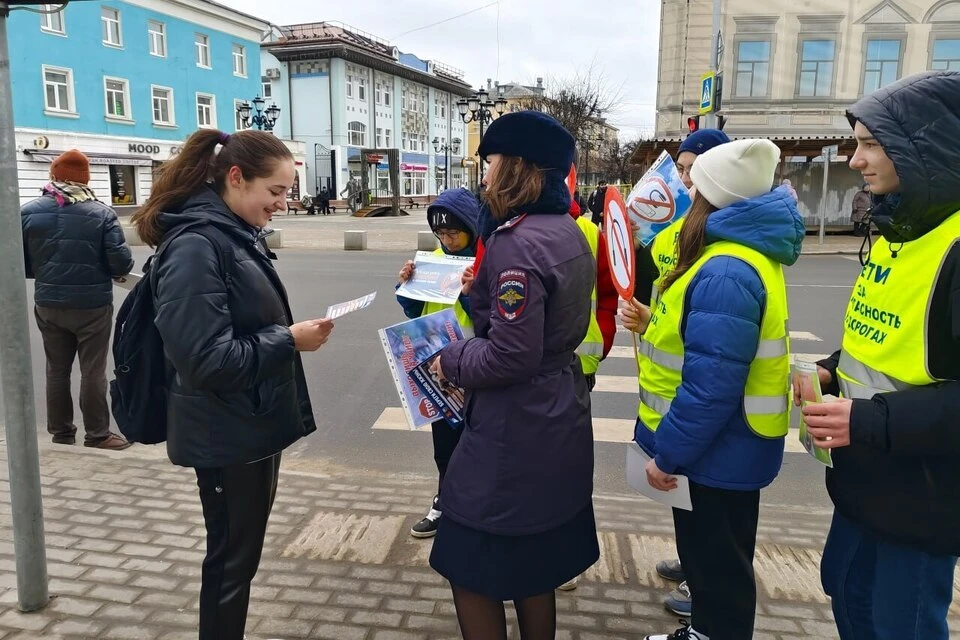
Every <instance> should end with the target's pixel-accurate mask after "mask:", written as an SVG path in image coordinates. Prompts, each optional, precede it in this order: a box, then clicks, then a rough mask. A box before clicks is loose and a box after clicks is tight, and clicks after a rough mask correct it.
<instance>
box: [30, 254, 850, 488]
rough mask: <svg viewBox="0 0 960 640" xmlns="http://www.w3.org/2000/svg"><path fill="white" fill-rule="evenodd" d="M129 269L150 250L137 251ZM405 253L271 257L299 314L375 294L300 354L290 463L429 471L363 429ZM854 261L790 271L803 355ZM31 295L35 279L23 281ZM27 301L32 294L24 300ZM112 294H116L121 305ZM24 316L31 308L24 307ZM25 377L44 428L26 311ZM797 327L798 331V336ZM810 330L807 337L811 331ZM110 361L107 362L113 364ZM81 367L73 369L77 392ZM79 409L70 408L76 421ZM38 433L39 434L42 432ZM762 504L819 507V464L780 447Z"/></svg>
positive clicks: (423, 447) (384, 396)
mask: <svg viewBox="0 0 960 640" xmlns="http://www.w3.org/2000/svg"><path fill="white" fill-rule="evenodd" d="M135 255H136V258H137V265H138V267H137V269H138V270H139V267H140V266H142V264H143V262H144V261H145V259H146V256H147V255H148V252H147V251H146V250H145V249H136V250H135ZM408 257H409V255H408V254H391V253H380V252H363V253H345V252H342V251H328V252H324V251H308V250H291V249H287V250H283V251H282V252H281V253H280V259H279V261H278V263H277V266H278V269H279V271H280V273H281V275H282V277H283V280H284V282H285V283H286V285H287V288H288V290H289V293H290V298H291V302H292V306H293V311H294V314H295V315H296V317H297V318H298V319H307V318H310V317H321V316H322V315H323V314H324V312H325V310H326V308H327V306H328V305H329V304H332V303H335V302H340V301H344V300H348V299H351V298H354V297H358V296H360V295H363V294H366V293H369V292H371V291H377V292H378V294H379V297H378V299H377V300H376V302H374V304H373V306H372V307H371V308H369V309H367V310H365V311H363V312H359V313H354V314H352V315H349V316H347V317H344V318H342V319H340V320H339V321H338V322H337V326H336V329H335V330H334V334H333V336H332V338H331V340H330V342H329V343H328V344H327V345H326V346H324V347H323V348H322V349H321V350H320V351H319V352H317V353H315V354H305V355H304V364H305V367H306V374H307V379H308V381H309V384H310V390H311V395H312V399H313V405H314V408H315V412H316V416H317V422H318V427H319V428H318V431H317V433H315V434H313V435H311V436H310V437H309V438H307V439H305V440H303V441H301V442H300V443H298V444H297V445H294V446H293V447H291V449H290V451H289V454H288V455H289V456H290V457H291V460H296V461H297V465H298V466H300V467H302V468H305V469H310V468H316V469H323V470H326V471H329V470H331V469H337V468H341V469H342V470H343V472H344V473H348V474H349V473H359V474H375V475H386V474H418V475H420V474H431V473H433V472H434V468H433V460H432V451H431V442H430V437H429V436H428V435H426V434H420V433H412V432H409V431H403V430H381V429H372V428H371V427H372V426H373V425H374V423H375V422H376V421H377V419H378V418H379V417H380V416H381V414H382V413H383V411H384V409H385V408H387V407H398V406H399V402H398V400H397V398H396V395H395V391H394V387H393V383H392V381H391V378H390V375H389V372H388V369H387V366H386V362H385V360H384V355H383V351H382V347H381V346H380V342H379V339H378V336H377V330H378V329H380V328H381V327H384V326H388V325H390V324H394V323H397V322H401V321H403V320H404V317H403V314H402V312H401V310H400V306H399V305H398V304H397V302H396V300H395V298H394V295H393V284H394V283H395V281H396V273H397V271H398V269H399V267H400V266H401V265H402V264H403V262H404V260H406V259H407V258H408ZM858 269H859V265H858V263H857V262H856V258H855V257H850V256H810V257H804V258H802V259H801V260H800V262H799V263H798V264H797V265H796V266H794V267H793V268H791V269H789V270H788V272H787V280H788V282H789V287H790V289H789V294H790V311H791V330H793V331H796V332H806V334H812V336H815V337H816V338H818V340H809V339H808V340H796V339H795V340H794V342H793V349H794V351H795V352H801V353H823V354H825V353H830V352H831V351H833V350H834V349H836V348H837V347H838V346H839V341H840V336H841V331H842V326H841V320H842V317H843V312H844V309H845V306H846V302H847V300H848V298H849V292H850V287H851V285H852V283H853V281H854V279H855V277H856V274H857V270H858ZM27 287H28V292H29V293H30V295H32V290H33V285H32V283H28V285H27ZM30 304H31V305H32V301H31V302H30ZM119 304H120V295H118V299H117V302H116V306H117V307H119ZM31 315H32V311H31ZM31 327H32V329H31V340H30V342H31V349H32V354H33V378H34V383H35V389H36V393H37V418H38V423H39V424H40V429H41V432H42V430H43V428H44V424H45V417H44V413H45V411H44V406H43V390H44V378H43V374H44V358H43V349H42V344H41V342H40V336H39V333H38V331H37V330H36V327H35V326H33V321H32V318H31ZM806 334H801V335H806ZM812 336H810V337H812ZM616 344H617V345H618V346H623V347H629V346H630V344H631V343H630V338H629V334H625V333H620V334H618V336H617V343H616ZM111 367H112V363H111ZM600 374H602V375H605V376H635V375H636V368H635V365H634V363H633V361H632V360H631V359H629V358H611V359H608V360H607V361H606V362H604V363H603V365H601V370H600ZM78 378H79V372H78V371H77V372H75V374H74V388H75V393H76V389H77V388H78ZM593 400H594V410H593V412H594V416H595V417H597V418H620V419H629V418H631V417H632V416H635V415H636V405H637V395H636V390H635V389H633V390H629V389H624V390H621V391H619V392H595V393H594V399H593ZM79 421H80V415H79V411H78V412H77V422H78V426H79ZM41 437H45V434H43V433H41ZM623 464H624V445H623V444H616V443H609V442H598V443H597V446H596V487H597V491H598V492H615V493H627V492H630V491H631V490H630V489H629V487H628V486H627V485H626V483H625V481H624V479H623ZM764 501H765V502H767V503H769V504H796V505H810V506H826V505H828V504H829V503H828V500H827V497H826V494H825V492H824V490H823V471H822V467H820V466H819V465H818V464H817V463H816V462H815V461H813V460H812V459H811V458H809V457H808V456H806V454H801V453H788V454H786V459H785V462H784V467H783V471H782V473H781V475H780V477H779V479H778V480H777V481H776V483H775V484H774V485H773V486H772V487H770V488H769V489H768V490H767V491H765V492H764Z"/></svg>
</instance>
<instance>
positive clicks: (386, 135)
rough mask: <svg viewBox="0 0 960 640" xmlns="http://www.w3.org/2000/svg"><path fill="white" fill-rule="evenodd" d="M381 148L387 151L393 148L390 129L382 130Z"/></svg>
mask: <svg viewBox="0 0 960 640" xmlns="http://www.w3.org/2000/svg"><path fill="white" fill-rule="evenodd" d="M383 146H384V147H385V148H387V149H389V148H390V147H392V146H393V131H391V130H390V129H384V130H383Z"/></svg>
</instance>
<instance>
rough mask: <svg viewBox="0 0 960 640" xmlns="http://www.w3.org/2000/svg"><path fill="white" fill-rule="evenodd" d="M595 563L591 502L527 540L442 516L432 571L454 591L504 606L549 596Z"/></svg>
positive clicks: (594, 535) (598, 552)
mask: <svg viewBox="0 0 960 640" xmlns="http://www.w3.org/2000/svg"><path fill="white" fill-rule="evenodd" d="M599 558H600V546H599V544H598V543H597V523H596V521H595V520H594V517H593V504H592V503H591V504H588V505H587V506H586V507H585V508H583V509H581V510H580V512H579V513H578V514H577V515H576V516H574V517H573V519H572V520H570V521H569V522H567V523H565V524H562V525H560V526H559V527H557V528H555V529H551V530H549V531H544V532H543V533H535V534H531V535H526V536H501V535H495V534H492V533H485V532H483V531H478V530H476V529H472V528H470V527H467V526H464V525H462V524H460V523H459V522H454V521H453V520H451V519H450V518H448V517H444V518H442V519H441V520H440V523H439V528H438V529H437V537H436V538H434V542H433V551H432V552H431V553H430V566H431V567H433V568H434V570H435V571H436V572H437V573H439V574H440V575H442V576H443V577H444V578H446V579H447V580H449V581H450V583H451V584H452V585H454V586H456V587H461V588H463V589H466V590H468V591H473V592H474V593H479V594H481V595H484V596H486V597H488V598H491V599H493V600H501V601H505V600H521V599H523V598H529V597H531V596H538V595H541V594H544V593H549V592H551V591H553V590H554V589H556V588H557V587H559V586H560V585H562V584H563V583H564V582H567V581H568V580H572V579H573V578H575V577H576V576H578V575H580V574H582V573H583V572H584V571H586V570H587V569H589V568H590V567H591V566H593V563H595V562H596V561H597V560H598V559H599Z"/></svg>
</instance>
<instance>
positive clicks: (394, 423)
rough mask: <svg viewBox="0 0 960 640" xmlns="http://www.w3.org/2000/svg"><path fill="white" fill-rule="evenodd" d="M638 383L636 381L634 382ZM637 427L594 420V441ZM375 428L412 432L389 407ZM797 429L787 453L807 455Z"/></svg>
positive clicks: (624, 437) (627, 435)
mask: <svg viewBox="0 0 960 640" xmlns="http://www.w3.org/2000/svg"><path fill="white" fill-rule="evenodd" d="M634 383H636V381H634ZM635 425H636V419H634V420H629V419H619V418H594V419H593V439H594V440H595V441H596V442H620V443H627V442H633V428H634V426H635ZM373 428H374V429H377V430H387V431H411V429H410V426H409V425H408V424H407V419H406V418H405V417H404V415H403V409H401V408H400V407H387V408H386V409H384V410H383V413H381V414H380V417H379V418H377V421H376V422H375V423H373ZM413 433H430V429H429V428H427V427H424V428H422V429H416V430H413ZM797 434H798V430H797V429H790V433H789V434H787V437H786V441H785V445H784V446H785V451H786V452H787V453H805V451H804V449H803V445H801V444H800V437H799V436H798V435H797Z"/></svg>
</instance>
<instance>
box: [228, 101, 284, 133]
mask: <svg viewBox="0 0 960 640" xmlns="http://www.w3.org/2000/svg"><path fill="white" fill-rule="evenodd" d="M263 105H264V100H263V98H261V97H260V96H257V97H256V98H254V99H253V106H252V107H251V106H250V103H249V102H247V101H246V100H244V101H243V102H241V103H240V104H239V105H238V106H237V114H238V115H239V116H240V120H241V122H243V126H244V127H250V126H254V127H256V128H257V129H259V130H261V131H273V127H274V125H275V124H277V118H279V117H280V107H278V106H277V105H275V104H272V105H270V106H269V107H267V109H266V110H264V108H263ZM254 110H255V111H256V112H257V113H256V115H253V116H251V115H250V113H251V112H252V111H254Z"/></svg>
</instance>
